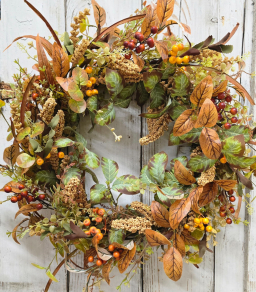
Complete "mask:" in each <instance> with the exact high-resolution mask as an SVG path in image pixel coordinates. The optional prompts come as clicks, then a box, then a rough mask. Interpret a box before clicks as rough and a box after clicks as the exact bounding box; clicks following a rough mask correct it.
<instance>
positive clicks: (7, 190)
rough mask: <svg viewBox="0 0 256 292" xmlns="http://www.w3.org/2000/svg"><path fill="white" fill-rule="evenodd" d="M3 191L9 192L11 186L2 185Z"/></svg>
mask: <svg viewBox="0 0 256 292" xmlns="http://www.w3.org/2000/svg"><path fill="white" fill-rule="evenodd" d="M4 191H5V192H6V193H10V192H11V191H12V188H11V187H10V186H6V187H4Z"/></svg>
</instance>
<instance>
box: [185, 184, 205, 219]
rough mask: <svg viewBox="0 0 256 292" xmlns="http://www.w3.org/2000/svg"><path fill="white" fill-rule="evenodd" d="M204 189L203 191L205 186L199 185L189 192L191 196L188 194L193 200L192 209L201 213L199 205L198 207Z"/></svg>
mask: <svg viewBox="0 0 256 292" xmlns="http://www.w3.org/2000/svg"><path fill="white" fill-rule="evenodd" d="M202 191H203V187H202V186H199V187H197V188H195V189H193V190H192V191H191V192H190V193H189V196H188V197H189V199H190V200H191V209H192V210H193V211H194V212H196V213H198V214H201V212H200V210H199V207H198V200H199V198H200V195H201V193H202Z"/></svg>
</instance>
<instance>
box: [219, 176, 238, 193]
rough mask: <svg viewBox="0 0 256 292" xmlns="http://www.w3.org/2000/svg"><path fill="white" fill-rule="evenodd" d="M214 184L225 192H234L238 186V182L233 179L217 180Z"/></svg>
mask: <svg viewBox="0 0 256 292" xmlns="http://www.w3.org/2000/svg"><path fill="white" fill-rule="evenodd" d="M214 182H215V183H216V184H217V185H218V186H220V187H221V188H222V189H224V190H225V191H230V190H232V189H233V188H234V187H235V186H236V184H237V181H236V180H232V179H222V180H215V181H214Z"/></svg>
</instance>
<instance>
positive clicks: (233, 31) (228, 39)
mask: <svg viewBox="0 0 256 292" xmlns="http://www.w3.org/2000/svg"><path fill="white" fill-rule="evenodd" d="M238 27H239V23H237V24H236V26H235V27H234V28H233V29H232V31H231V33H230V34H229V37H228V38H227V39H226V40H225V41H224V42H223V43H222V45H225V44H226V43H227V42H229V41H230V39H231V38H232V37H233V35H234V34H235V32H236V31H237V29H238Z"/></svg>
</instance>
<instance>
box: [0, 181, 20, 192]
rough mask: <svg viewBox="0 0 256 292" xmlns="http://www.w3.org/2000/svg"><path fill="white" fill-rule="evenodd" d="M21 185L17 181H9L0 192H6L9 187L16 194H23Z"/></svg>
mask: <svg viewBox="0 0 256 292" xmlns="http://www.w3.org/2000/svg"><path fill="white" fill-rule="evenodd" d="M19 185H20V183H18V182H16V181H9V182H8V183H7V184H5V185H4V187H3V188H2V189H1V190H0V192H4V188H5V187H7V186H9V187H11V188H12V191H13V192H14V193H21V192H22V191H21V190H20V189H19Z"/></svg>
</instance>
